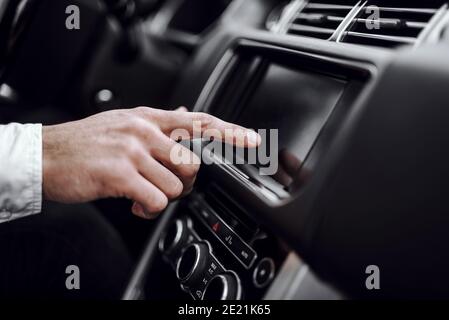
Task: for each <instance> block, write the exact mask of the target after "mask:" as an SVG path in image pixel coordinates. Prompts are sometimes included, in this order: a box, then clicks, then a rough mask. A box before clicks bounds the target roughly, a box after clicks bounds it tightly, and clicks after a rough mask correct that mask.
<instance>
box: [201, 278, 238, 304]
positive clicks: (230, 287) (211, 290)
mask: <svg viewBox="0 0 449 320" xmlns="http://www.w3.org/2000/svg"><path fill="white" fill-rule="evenodd" d="M241 298H242V287H241V284H240V279H239V278H238V277H237V275H235V274H234V273H230V272H227V273H224V274H218V275H216V276H214V277H213V278H212V279H210V280H209V282H208V283H207V286H206V289H204V293H203V300H206V301H217V300H240V299H241Z"/></svg>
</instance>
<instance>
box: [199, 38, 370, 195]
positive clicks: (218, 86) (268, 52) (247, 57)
mask: <svg viewBox="0 0 449 320" xmlns="http://www.w3.org/2000/svg"><path fill="white" fill-rule="evenodd" d="M228 54H229V53H228ZM270 63H276V64H279V65H282V66H287V67H289V68H293V69H295V70H298V71H303V72H309V73H314V74H317V75H319V76H323V77H332V78H336V79H339V80H343V81H345V82H347V85H346V89H345V90H344V92H343V94H342V97H341V98H340V100H339V102H338V103H337V104H336V105H335V107H334V111H333V112H332V114H331V115H330V117H329V119H328V120H327V121H326V123H325V125H324V126H323V128H322V130H321V131H322V132H320V134H319V135H318V137H317V139H316V141H315V144H314V145H313V147H312V149H311V150H309V153H308V155H307V157H306V159H305V161H304V162H303V164H302V165H301V168H300V169H299V170H298V173H297V176H296V177H295V178H294V181H293V183H292V184H291V186H290V187H288V188H286V187H285V186H283V185H281V184H280V183H278V182H277V181H276V180H274V179H273V178H271V177H269V176H261V175H259V174H257V172H256V170H254V168H252V166H248V165H231V168H232V170H236V171H237V172H241V173H242V176H244V177H245V178H247V179H250V180H251V183H252V184H254V185H257V186H260V187H261V188H264V189H269V190H270V192H272V193H274V194H275V195H276V196H277V197H278V198H281V199H284V198H289V197H290V196H292V195H294V194H296V193H298V192H299V191H300V190H301V189H302V187H303V186H304V185H305V184H306V182H307V181H308V180H309V178H310V177H311V175H312V174H313V169H314V167H315V165H316V162H317V161H318V160H319V159H320V157H321V154H322V153H323V152H325V149H326V147H327V145H328V143H329V141H330V140H331V139H332V137H333V136H334V133H332V131H333V130H335V127H336V126H338V125H339V123H340V122H341V121H342V119H343V117H344V115H345V114H346V113H347V112H348V110H349V108H350V107H351V106H352V105H353V103H354V101H355V99H356V98H357V97H358V96H359V94H360V92H361V90H362V89H363V87H364V85H365V83H366V82H367V81H368V80H369V79H370V78H371V75H372V71H373V70H371V69H369V68H367V65H366V64H364V63H360V64H359V63H357V62H350V61H347V60H340V59H338V58H333V57H323V56H320V55H315V54H312V53H305V52H298V51H296V50H292V49H289V48H282V47H277V46H272V45H270V44H265V43H259V42H253V41H250V40H240V41H239V43H238V44H237V45H236V46H235V47H234V48H233V49H232V54H231V55H229V56H228V61H227V63H226V65H225V67H224V68H223V69H222V70H221V72H220V75H219V77H216V78H215V79H214V83H213V86H211V87H210V88H209V89H208V92H207V96H206V97H203V99H202V101H201V104H200V105H197V106H196V108H195V109H196V110H201V111H205V112H209V113H211V114H214V115H216V116H218V117H221V118H224V119H227V120H229V121H233V120H235V118H236V117H237V115H236V113H235V110H236V109H237V110H239V109H241V108H243V107H244V106H245V104H247V102H248V100H249V99H251V97H252V96H253V94H254V91H255V90H256V89H257V86H258V84H259V83H260V79H261V78H262V77H263V76H264V72H265V68H264V66H265V67H266V65H268V64H270ZM200 100H201V99H200ZM229 106H234V107H233V108H229ZM329 133H330V134H329Z"/></svg>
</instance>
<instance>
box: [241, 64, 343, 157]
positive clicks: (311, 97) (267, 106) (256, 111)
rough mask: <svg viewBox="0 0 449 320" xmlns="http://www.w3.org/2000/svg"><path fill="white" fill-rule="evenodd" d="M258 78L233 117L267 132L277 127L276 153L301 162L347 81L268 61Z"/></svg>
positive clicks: (244, 124)
mask: <svg viewBox="0 0 449 320" xmlns="http://www.w3.org/2000/svg"><path fill="white" fill-rule="evenodd" d="M259 81H260V82H259V83H258V84H257V86H256V89H255V90H254V93H253V94H252V96H251V97H250V98H249V99H248V102H247V103H246V105H244V106H243V107H241V108H239V109H240V110H238V112H237V114H236V116H235V119H233V120H234V121H236V122H237V123H238V124H241V125H243V126H245V127H248V128H253V129H266V130H267V133H268V132H269V130H277V133H278V151H279V156H280V157H281V158H282V157H283V156H285V154H287V155H288V157H290V158H292V157H295V158H296V161H297V162H298V163H302V162H303V161H304V160H305V158H306V156H307V154H308V153H309V151H310V149H311V148H312V146H313V144H314V142H315V140H316V138H317V137H318V135H319V133H320V131H321V129H322V128H323V126H324V125H325V123H326V121H327V119H328V118H329V116H330V114H331V113H332V110H333V109H334V107H335V106H336V104H337V103H338V101H339V99H340V97H341V96H342V94H343V91H344V88H345V85H346V81H344V80H341V79H336V78H332V77H329V76H324V75H320V74H314V73H309V72H304V71H298V70H295V69H291V68H288V67H284V66H282V65H280V64H270V65H269V66H268V67H267V70H266V72H265V74H264V76H262V78H261V80H259ZM263 143H265V144H268V143H270V140H269V139H264V142H263ZM266 147H267V150H269V146H266ZM281 160H282V159H281Z"/></svg>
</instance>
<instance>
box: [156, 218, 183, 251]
mask: <svg viewBox="0 0 449 320" xmlns="http://www.w3.org/2000/svg"><path fill="white" fill-rule="evenodd" d="M188 238H189V232H188V231H187V221H186V220H185V219H176V220H175V221H174V222H173V223H172V225H171V226H170V227H169V228H168V229H167V231H166V232H165V234H164V235H163V237H162V238H161V239H160V241H159V250H160V251H161V252H162V253H164V254H166V255H171V254H172V253H174V252H175V253H176V252H178V251H179V250H180V249H181V248H182V246H183V245H184V244H185V243H187V242H188Z"/></svg>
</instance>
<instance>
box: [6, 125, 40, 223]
mask: <svg viewBox="0 0 449 320" xmlns="http://www.w3.org/2000/svg"><path fill="white" fill-rule="evenodd" d="M41 209H42V125H41V124H25V125H22V124H17V123H11V124H8V125H2V126H0V223H1V222H5V221H10V220H14V219H18V218H22V217H25V216H29V215H33V214H37V213H39V212H40V211H41Z"/></svg>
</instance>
